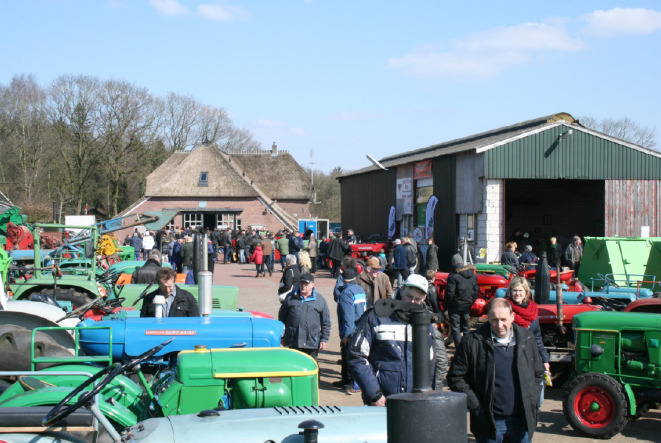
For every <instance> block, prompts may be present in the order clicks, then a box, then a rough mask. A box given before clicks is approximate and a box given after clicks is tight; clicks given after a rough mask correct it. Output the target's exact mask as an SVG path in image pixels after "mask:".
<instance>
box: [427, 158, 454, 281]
mask: <svg viewBox="0 0 661 443" xmlns="http://www.w3.org/2000/svg"><path fill="white" fill-rule="evenodd" d="M432 175H433V177H434V195H435V196H436V198H438V203H437V204H436V210H435V211H434V242H436V245H437V246H438V264H439V267H440V269H444V270H448V271H449V270H451V269H452V267H451V265H450V260H451V258H452V255H454V253H455V252H456V250H457V216H456V213H457V157H456V156H455V155H446V156H443V157H436V158H435V159H433V163H432Z"/></svg>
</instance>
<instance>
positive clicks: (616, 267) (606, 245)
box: [578, 237, 661, 290]
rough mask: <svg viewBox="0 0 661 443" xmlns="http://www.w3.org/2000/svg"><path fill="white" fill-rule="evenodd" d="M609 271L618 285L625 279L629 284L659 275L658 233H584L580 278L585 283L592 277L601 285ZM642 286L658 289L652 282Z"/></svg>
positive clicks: (659, 240)
mask: <svg viewBox="0 0 661 443" xmlns="http://www.w3.org/2000/svg"><path fill="white" fill-rule="evenodd" d="M608 274H613V275H615V276H616V282H617V283H618V284H619V285H623V284H625V285H626V284H627V280H628V281H629V284H628V285H629V286H636V283H637V281H643V280H644V281H649V280H652V279H654V278H656V279H661V237H649V238H641V237H585V246H584V249H583V257H582V258H581V268H580V270H579V275H578V278H579V280H581V281H582V282H584V283H585V284H587V285H588V286H591V283H592V282H593V281H594V287H595V288H600V287H601V286H602V285H603V276H605V275H608ZM626 276H629V278H628V279H627V278H626ZM644 276H645V277H644ZM641 287H646V288H651V289H652V290H655V289H656V290H658V289H659V286H658V285H654V284H651V283H643V284H642V285H641Z"/></svg>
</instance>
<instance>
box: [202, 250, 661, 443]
mask: <svg viewBox="0 0 661 443" xmlns="http://www.w3.org/2000/svg"><path fill="white" fill-rule="evenodd" d="M275 268H276V272H274V273H273V276H272V277H269V276H268V274H267V276H266V277H265V278H255V267H254V265H238V264H228V265H224V264H221V263H216V266H215V269H214V284H223V285H234V286H237V287H238V288H239V300H238V306H240V307H243V308H245V309H249V310H258V311H263V312H266V313H268V314H270V315H273V316H274V317H276V318H277V314H278V309H279V308H280V302H279V300H278V297H277V289H278V283H279V281H280V278H281V276H282V273H281V272H280V265H279V264H276V266H275ZM334 284H335V282H334V280H332V279H331V278H330V274H329V272H328V271H327V270H320V271H318V272H317V273H316V275H315V289H316V290H317V291H318V292H319V293H320V294H321V295H323V296H324V297H325V298H326V301H327V302H328V306H329V308H330V311H331V318H332V319H333V325H332V332H331V338H330V341H329V342H328V347H327V348H326V350H325V351H322V352H321V353H320V354H319V370H320V373H321V377H320V383H319V389H320V393H319V403H320V404H322V405H338V406H359V405H362V400H361V398H360V395H349V394H346V393H345V392H344V391H343V390H341V389H339V388H336V387H334V386H333V385H332V383H333V382H334V381H337V380H339V379H340V365H339V363H338V360H339V358H340V340H339V337H338V332H337V314H336V308H335V306H336V304H335V302H334V301H333V286H334ZM448 352H449V353H450V356H452V353H453V352H454V347H453V346H452V345H451V346H450V347H449V349H448ZM534 441H536V442H553V443H558V442H575V443H584V442H596V441H602V440H594V439H589V438H582V437H579V436H578V434H576V433H575V432H574V430H573V429H571V427H569V425H568V424H567V422H566V420H565V418H564V415H563V413H562V391H561V389H548V390H547V391H546V400H545V401H544V404H543V405H542V410H541V412H540V417H539V425H538V427H537V431H536V433H535V438H534ZM610 441H611V442H613V443H620V442H632V441H636V442H660V441H661V411H659V410H654V411H653V412H651V413H649V414H647V415H646V416H645V417H644V418H641V419H639V420H636V421H633V422H630V423H629V424H628V425H627V427H626V428H625V430H624V432H623V433H622V434H620V435H618V436H616V437H614V438H613V439H611V440H610Z"/></svg>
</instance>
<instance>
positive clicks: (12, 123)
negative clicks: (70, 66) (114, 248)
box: [1, 75, 49, 202]
mask: <svg viewBox="0 0 661 443" xmlns="http://www.w3.org/2000/svg"><path fill="white" fill-rule="evenodd" d="M45 97H46V96H45V94H44V92H43V90H42V89H41V87H40V86H39V85H38V84H37V82H36V81H35V79H34V77H33V76H31V75H28V76H25V75H20V76H15V77H14V78H13V79H12V81H11V84H10V85H9V87H8V88H7V89H6V90H5V91H4V93H3V100H2V104H3V110H2V114H3V117H2V119H1V120H2V121H3V123H2V142H3V145H4V148H5V149H3V151H4V153H5V157H4V159H3V162H14V163H15V165H16V168H17V170H18V171H19V174H18V176H17V177H16V178H17V180H18V181H19V189H20V190H21V191H22V192H21V193H22V194H23V198H24V201H25V202H31V201H32V199H33V198H34V197H35V195H36V189H35V188H36V186H37V184H38V182H39V179H40V178H41V174H42V172H43V170H44V164H45V157H44V151H45V146H46V144H47V138H48V132H49V127H48V124H47V121H46V118H45V113H44V103H45Z"/></svg>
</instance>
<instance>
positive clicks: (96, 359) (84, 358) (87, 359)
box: [30, 326, 112, 371]
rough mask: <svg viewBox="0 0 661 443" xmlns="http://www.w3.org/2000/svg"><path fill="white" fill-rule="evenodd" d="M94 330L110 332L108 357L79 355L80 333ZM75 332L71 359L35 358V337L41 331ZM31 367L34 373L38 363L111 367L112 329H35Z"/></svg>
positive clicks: (31, 349)
mask: <svg viewBox="0 0 661 443" xmlns="http://www.w3.org/2000/svg"><path fill="white" fill-rule="evenodd" d="M93 329H106V330H108V356H105V355H97V356H89V355H85V356H81V355H79V354H78V352H79V349H80V346H79V342H80V331H81V330H93ZM69 330H73V331H74V355H73V356H70V357H47V356H41V357H37V356H35V353H34V351H35V348H34V345H35V336H36V334H37V332H39V331H69ZM30 362H31V363H30V365H31V366H30V367H31V369H32V370H33V371H35V370H36V365H37V363H83V362H88V363H103V362H105V363H107V365H110V364H111V363H112V328H111V327H110V326H45V327H40V328H34V329H33V330H32V339H31V340H30Z"/></svg>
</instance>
